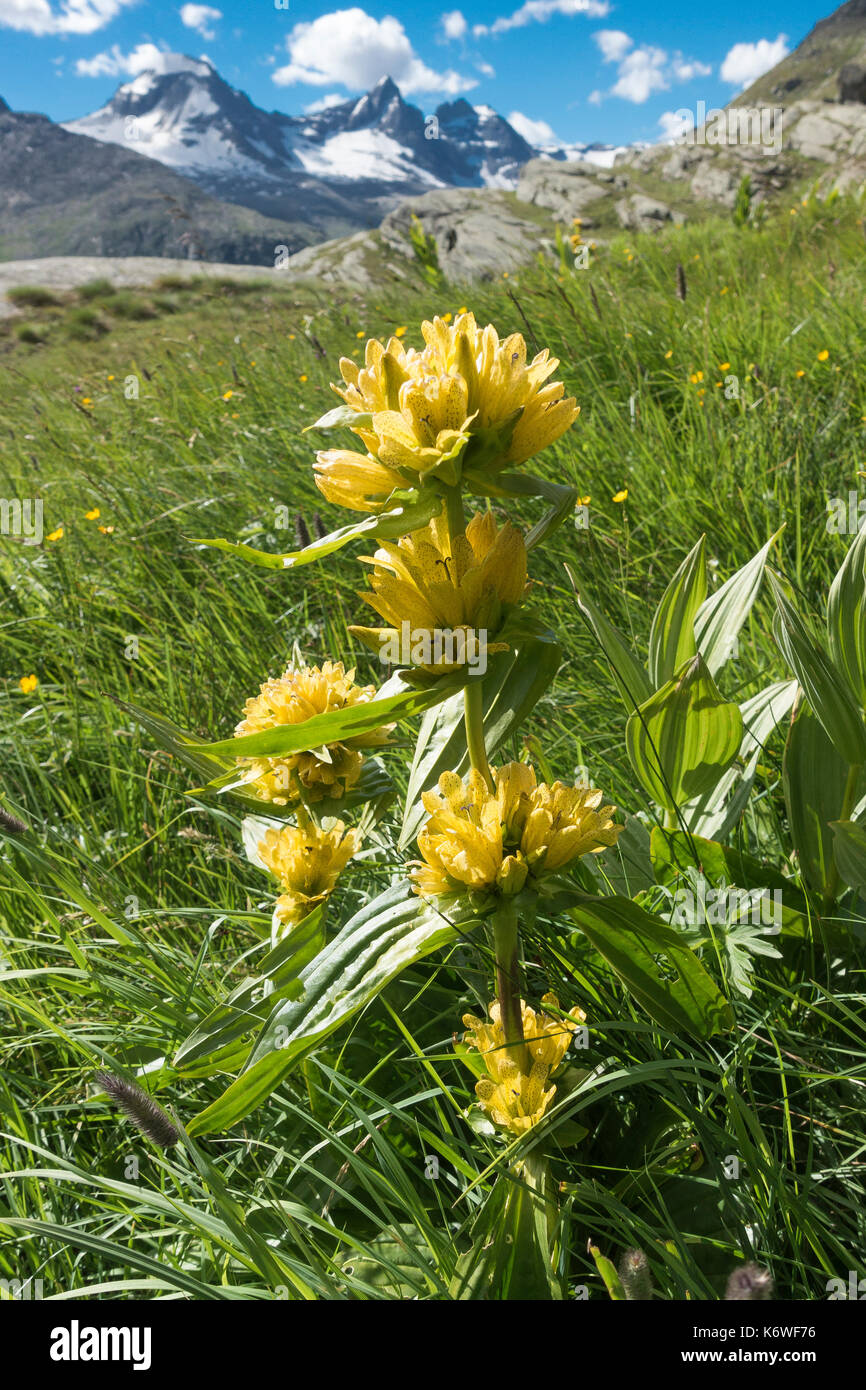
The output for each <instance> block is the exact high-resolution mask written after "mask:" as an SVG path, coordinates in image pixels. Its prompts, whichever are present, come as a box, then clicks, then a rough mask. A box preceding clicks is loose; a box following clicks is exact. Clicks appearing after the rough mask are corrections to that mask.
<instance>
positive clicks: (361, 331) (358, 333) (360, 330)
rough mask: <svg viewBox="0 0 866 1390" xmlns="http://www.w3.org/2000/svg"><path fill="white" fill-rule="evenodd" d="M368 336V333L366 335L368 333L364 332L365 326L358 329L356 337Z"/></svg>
mask: <svg viewBox="0 0 866 1390" xmlns="http://www.w3.org/2000/svg"><path fill="white" fill-rule="evenodd" d="M366 336H367V335H366V333H365V332H364V330H363V328H359V329H358V331H357V333H356V334H355V337H356V338H365V337H366Z"/></svg>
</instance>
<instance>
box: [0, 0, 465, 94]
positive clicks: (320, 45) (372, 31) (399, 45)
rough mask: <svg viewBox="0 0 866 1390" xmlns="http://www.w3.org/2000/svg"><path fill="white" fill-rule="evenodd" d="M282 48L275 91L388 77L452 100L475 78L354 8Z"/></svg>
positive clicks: (390, 23) (303, 29) (367, 83)
mask: <svg viewBox="0 0 866 1390" xmlns="http://www.w3.org/2000/svg"><path fill="white" fill-rule="evenodd" d="M0 3H2V0H0ZM286 48H287V49H288V53H289V57H290V59H291V62H290V63H288V64H287V65H286V66H285V67H282V68H277V70H276V72H274V73H273V74H272V76H273V80H274V81H275V82H276V83H277V84H278V85H279V86H281V87H289V86H291V85H292V84H293V83H295V82H306V83H308V84H309V85H310V86H313V87H326V86H332V85H334V84H336V85H338V86H342V87H346V88H348V89H349V90H350V91H359V90H363V89H364V88H368V87H372V86H373V85H374V84H375V83H376V82H378V81H379V78H380V77H392V78H393V79H394V81H395V82H396V83H397V84H398V86H399V87H400V88H401V90H402V91H403V92H406V93H409V92H446V93H448V94H449V95H451V96H456V95H457V94H458V93H459V92H468V91H469V90H470V89H471V88H472V87H477V86H478V82H477V79H476V78H474V77H463V76H461V74H460V73H458V72H454V71H453V69H451V68H449V69H448V71H447V72H434V71H433V69H432V68H428V67H427V65H426V63H423V62H422V61H421V59H420V58H419V57H418V55H417V53H416V52H415V50H414V49H413V47H412V44H411V43H410V41H409V38H408V35H407V34H406V30H405V29H404V28H403V25H402V24H401V23H400V21H399V19H394V18H393V16H391V15H386V16H385V18H384V19H382V20H378V19H373V17H372V15H368V14H367V13H366V11H364V10H362V9H360V8H359V7H357V6H355V7H354V8H353V9H350V10H335V11H333V12H332V13H331V14H325V15H320V16H319V18H318V19H314V20H313V21H312V22H311V23H309V24H296V25H295V27H294V29H293V30H292V32H291V33H290V34H289V36H288V38H287V39H286Z"/></svg>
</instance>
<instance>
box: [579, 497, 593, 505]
mask: <svg viewBox="0 0 866 1390" xmlns="http://www.w3.org/2000/svg"><path fill="white" fill-rule="evenodd" d="M591 501H592V498H591V497H590V496H589V494H587V495H586V497H578V499H577V505H578V507H588V506H589V504H590V502H591Z"/></svg>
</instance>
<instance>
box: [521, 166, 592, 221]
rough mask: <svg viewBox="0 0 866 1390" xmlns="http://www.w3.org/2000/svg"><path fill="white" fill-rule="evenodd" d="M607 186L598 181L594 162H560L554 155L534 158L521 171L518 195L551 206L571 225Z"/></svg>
mask: <svg viewBox="0 0 866 1390" xmlns="http://www.w3.org/2000/svg"><path fill="white" fill-rule="evenodd" d="M606 192H607V189H606V188H604V187H602V186H600V184H599V182H598V181H597V171H596V170H595V169H594V168H593V166H592V165H591V164H583V163H579V162H576V161H575V162H569V163H559V162H558V161H556V160H552V159H531V160H530V161H529V163H528V164H525V165H524V166H523V168H522V169H521V171H520V179H519V181H518V184H517V197H518V198H519V199H520V201H521V202H523V203H531V204H533V205H534V206H535V207H541V208H547V209H548V211H550V212H551V213H552V214H553V216H554V217H555V218H556V219H557V221H559V222H567V223H569V225H570V224H571V222H572V220H573V219H574V218H575V217H583V213H584V211H585V209H586V208H587V207H589V205H590V204H592V203H594V202H595V200H596V199H597V198H603V197H604V195H605V193H606Z"/></svg>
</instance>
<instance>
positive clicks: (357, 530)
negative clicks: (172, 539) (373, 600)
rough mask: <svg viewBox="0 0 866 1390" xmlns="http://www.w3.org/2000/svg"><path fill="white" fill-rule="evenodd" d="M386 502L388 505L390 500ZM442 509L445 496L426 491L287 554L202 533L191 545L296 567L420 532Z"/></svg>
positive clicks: (261, 562)
mask: <svg viewBox="0 0 866 1390" xmlns="http://www.w3.org/2000/svg"><path fill="white" fill-rule="evenodd" d="M385 505H386V506H388V504H387V503H386V504H385ZM441 510H442V498H441V497H439V496H438V495H437V494H436V493H434V492H423V493H421V495H420V496H417V500H407V501H403V502H400V504H399V506H397V507H393V506H392V507H390V508H389V509H388V510H387V511H381V512H378V513H377V514H376V515H375V516H366V517H364V519H363V521H352V522H349V524H348V525H347V526H341V527H339V529H338V530H336V531H331V532H330V534H329V535H327V536H323V537H322V539H321V540H315V541H313V542H312V543H311V544H310V545H305V546H304V548H303V549H302V550H289V551H286V552H285V553H284V554H278V553H275V552H273V551H270V550H255V549H253V547H252V546H251V545H245V544H243V542H240V541H227V540H224V539H218V540H207V539H205V538H203V537H201V536H194V537H191V538H190V544H191V545H206V546H209V547H210V549H211V550H225V551H227V552H228V553H229V554H231V555H237V556H238V558H239V559H241V560H245V561H246V562H247V564H250V565H258V566H259V567H260V568H262V569H272V570H288V569H297V568H298V566H299V565H309V564H310V563H311V562H312V561H313V560H321V559H323V558H324V557H325V556H326V555H333V554H334V552H335V551H337V550H342V548H343V546H344V545H348V543H349V541H355V540H361V539H363V538H368V539H371V540H387V539H389V538H393V537H394V536H404V535H406V533H407V532H408V531H418V530H420V529H421V528H422V527H423V526H426V525H427V524H428V522H430V521H432V520H433V517H434V516H438V514H439V512H440V511H441Z"/></svg>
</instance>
